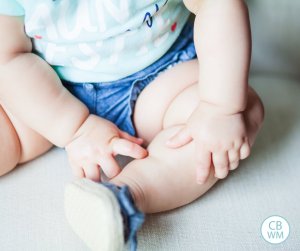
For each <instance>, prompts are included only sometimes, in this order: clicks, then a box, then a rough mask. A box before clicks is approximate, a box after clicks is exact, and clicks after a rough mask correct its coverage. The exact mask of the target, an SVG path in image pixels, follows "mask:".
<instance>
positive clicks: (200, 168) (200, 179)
mask: <svg viewBox="0 0 300 251" xmlns="http://www.w3.org/2000/svg"><path fill="white" fill-rule="evenodd" d="M196 156H197V161H196V162H197V183H198V184H204V183H205V182H206V180H207V178H208V176H209V172H210V166H211V152H210V151H207V150H206V149H204V148H203V147H201V146H198V147H196Z"/></svg>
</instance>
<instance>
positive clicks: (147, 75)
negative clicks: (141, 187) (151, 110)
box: [62, 22, 196, 135]
mask: <svg viewBox="0 0 300 251" xmlns="http://www.w3.org/2000/svg"><path fill="white" fill-rule="evenodd" d="M194 58H196V51H195V47H194V42H193V25H192V23H190V22H188V23H187V24H186V25H185V27H184V28H183V30H182V32H181V34H180V36H179V38H178V39H177V40H176V41H175V43H174V44H173V45H172V47H171V48H170V49H169V50H168V51H167V52H166V53H165V54H164V55H163V56H162V57H161V58H160V59H158V60H157V61H156V62H154V63H153V64H152V65H150V66H148V67H146V68H145V69H143V70H141V71H139V72H136V73H134V74H132V75H130V76H128V77H125V78H122V79H120V80H115V81H112V82H99V83H73V82H68V81H65V80H62V83H63V85H64V86H65V87H66V88H67V89H68V90H69V91H70V92H71V93H72V94H73V95H74V96H75V97H77V98H78V99H79V100H81V102H83V103H84V104H85V105H86V106H87V107H88V109H89V111H90V113H91V114H96V115H98V116H100V117H102V118H105V119H107V120H110V121H111V122H113V123H114V124H115V125H117V126H118V127H119V128H120V129H121V130H123V131H125V132H128V133H129V134H131V135H136V132H135V128H134V124H133V120H132V114H133V109H134V105H135V103H136V100H137V98H138V96H139V94H140V93H141V92H142V90H143V89H144V88H145V87H146V86H147V85H148V84H150V83H151V82H152V81H153V80H154V79H155V78H156V77H157V76H158V75H159V74H160V73H161V72H163V71H165V70H167V69H169V68H171V67H172V66H174V65H176V64H178V63H180V62H185V61H189V60H191V59H194ZM153 102H156V101H155V100H154V101H153Z"/></svg>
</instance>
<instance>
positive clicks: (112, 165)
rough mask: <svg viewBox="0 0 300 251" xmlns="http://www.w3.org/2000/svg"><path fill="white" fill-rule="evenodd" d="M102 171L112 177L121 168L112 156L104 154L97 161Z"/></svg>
mask: <svg viewBox="0 0 300 251" xmlns="http://www.w3.org/2000/svg"><path fill="white" fill-rule="evenodd" d="M99 165H100V166H101V169H102V171H103V172H104V173H105V175H106V176H107V177H108V178H110V179H111V178H113V177H115V176H117V175H118V174H119V173H120V172H121V168H120V166H119V165H118V163H117V161H116V160H115V159H114V157H112V156H106V157H105V158H101V160H100V161H99Z"/></svg>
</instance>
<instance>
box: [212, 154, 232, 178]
mask: <svg viewBox="0 0 300 251" xmlns="http://www.w3.org/2000/svg"><path fill="white" fill-rule="evenodd" d="M213 163H214V167H215V177H216V178H219V179H224V178H225V177H226V176H227V175H228V172H229V160H228V154H227V151H220V152H216V153H213Z"/></svg>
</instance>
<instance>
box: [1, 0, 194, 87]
mask: <svg viewBox="0 0 300 251" xmlns="http://www.w3.org/2000/svg"><path fill="white" fill-rule="evenodd" d="M0 14H5V15H13V16H23V15H24V16H25V31H26V33H27V35H28V36H29V37H31V38H32V41H33V46H34V50H35V52H36V53H37V54H38V55H40V56H41V57H42V58H43V59H45V60H46V61H47V62H48V63H49V64H50V65H52V67H53V68H54V69H55V70H56V72H57V73H58V75H59V76H60V77H61V78H63V79H65V80H69V81H73V82H105V81H113V80H117V79H120V78H123V77H126V76H128V75H130V74H132V73H135V72H137V71H139V70H142V69H143V68H145V67H147V66H149V65H150V64H152V63H153V62H155V61H156V60H157V59H159V58H160V57H161V56H162V55H163V54H165V53H166V51H167V50H168V49H169V48H170V47H171V46H172V44H173V43H174V42H175V40H176V39H177V38H178V36H179V34H180V31H181V30H182V28H183V26H184V24H185V23H186V21H187V19H188V16H189V11H188V10H187V9H186V8H185V6H184V4H183V1H182V0H1V1H0Z"/></svg>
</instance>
